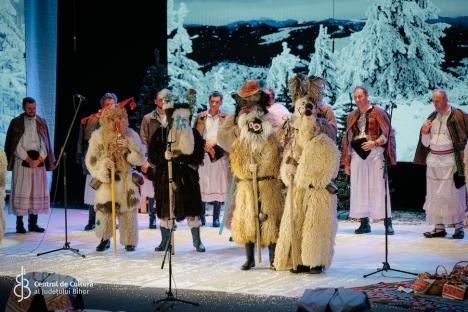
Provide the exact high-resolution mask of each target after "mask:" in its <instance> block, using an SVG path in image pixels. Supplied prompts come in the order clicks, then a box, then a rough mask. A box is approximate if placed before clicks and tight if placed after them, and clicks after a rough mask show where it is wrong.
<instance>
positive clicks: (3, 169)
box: [0, 150, 7, 242]
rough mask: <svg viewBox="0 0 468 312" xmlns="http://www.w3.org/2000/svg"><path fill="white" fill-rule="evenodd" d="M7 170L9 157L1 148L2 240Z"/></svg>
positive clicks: (0, 218) (0, 231) (0, 232)
mask: <svg viewBox="0 0 468 312" xmlns="http://www.w3.org/2000/svg"><path fill="white" fill-rule="evenodd" d="M6 172H7V158H6V155H5V152H4V151H3V150H0V242H1V241H2V239H3V234H4V233H5V229H6V223H5V216H4V215H3V208H5V186H6Z"/></svg>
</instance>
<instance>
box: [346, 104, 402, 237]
mask: <svg viewBox="0 0 468 312" xmlns="http://www.w3.org/2000/svg"><path fill="white" fill-rule="evenodd" d="M376 140H378V141H380V142H383V144H381V145H379V146H377V147H375V148H373V149H372V150H370V151H367V152H366V151H364V150H362V148H361V144H362V143H363V142H365V141H376ZM342 153H343V154H342V160H341V165H342V166H351V203H350V206H351V207H350V213H349V215H350V217H351V218H358V219H360V222H361V224H360V226H359V228H358V229H356V230H355V233H356V234H363V233H369V232H370V231H371V227H370V224H369V218H372V219H385V186H386V187H387V219H385V220H384V224H385V227H386V229H387V233H388V234H389V235H392V234H394V230H393V227H392V220H391V204H390V192H389V187H388V179H387V181H386V180H384V178H383V170H384V166H385V154H387V155H388V160H389V162H390V164H391V165H396V151H395V138H394V132H393V130H392V129H390V120H389V116H388V114H387V112H386V111H384V110H383V109H381V108H380V107H378V106H376V105H370V106H369V108H368V110H367V111H366V112H364V113H361V112H360V111H359V109H356V110H354V111H353V112H351V113H350V114H349V115H348V118H347V121H346V133H345V135H344V137H343V144H342Z"/></svg>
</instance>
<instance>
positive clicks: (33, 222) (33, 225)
mask: <svg viewBox="0 0 468 312" xmlns="http://www.w3.org/2000/svg"><path fill="white" fill-rule="evenodd" d="M28 230H29V232H37V233H44V231H45V229H43V228H41V227H40V226H38V225H37V215H36V214H30V215H29V219H28Z"/></svg>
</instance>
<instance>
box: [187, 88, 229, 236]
mask: <svg viewBox="0 0 468 312" xmlns="http://www.w3.org/2000/svg"><path fill="white" fill-rule="evenodd" d="M208 102H209V106H210V107H209V109H208V110H207V111H205V112H201V113H200V114H198V115H197V117H196V119H195V129H197V131H198V132H199V133H200V135H201V136H202V137H203V140H204V150H205V157H204V159H203V164H202V165H201V166H200V167H199V168H198V174H199V175H200V191H201V196H202V213H201V222H202V225H205V222H206V218H205V213H206V204H207V203H212V204H213V227H219V225H220V224H219V214H220V211H221V205H222V204H223V203H224V202H225V201H226V195H227V183H228V170H229V161H228V158H227V155H226V153H225V151H224V150H223V149H222V148H221V147H220V146H219V145H218V141H217V135H218V129H219V127H220V126H222V124H223V123H224V121H225V119H226V117H227V116H228V114H226V113H224V112H221V111H220V110H219V109H220V107H221V106H222V104H223V95H222V94H221V93H219V92H218V91H214V92H212V93H211V94H210V95H209V97H208Z"/></svg>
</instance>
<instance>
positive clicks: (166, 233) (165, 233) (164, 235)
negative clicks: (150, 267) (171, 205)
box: [154, 226, 171, 251]
mask: <svg viewBox="0 0 468 312" xmlns="http://www.w3.org/2000/svg"><path fill="white" fill-rule="evenodd" d="M160 229H161V243H160V244H159V246H158V247H156V248H154V251H165V250H166V248H167V243H169V239H170V236H171V230H169V229H167V228H165V227H162V226H161V227H160Z"/></svg>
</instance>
